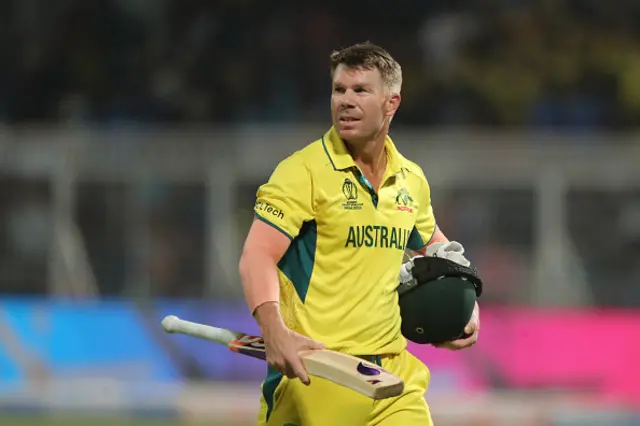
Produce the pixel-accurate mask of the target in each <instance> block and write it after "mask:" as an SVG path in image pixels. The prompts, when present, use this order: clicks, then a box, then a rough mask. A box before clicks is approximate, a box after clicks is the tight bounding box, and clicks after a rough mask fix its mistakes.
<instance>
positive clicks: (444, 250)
mask: <svg viewBox="0 0 640 426" xmlns="http://www.w3.org/2000/svg"><path fill="white" fill-rule="evenodd" d="M463 255H464V247H463V246H462V244H460V243H459V242H457V241H449V242H446V243H445V242H441V243H433V244H431V245H429V246H427V256H432V257H440V258H443V259H448V260H450V261H452V262H455V263H457V264H459V265H462V266H467V267H468V266H470V265H471V262H469V260H468V259H467V258H466V257H464V256H463ZM417 257H422V255H421V254H420V255H417V256H414V257H412V258H411V259H409V261H407V262H405V263H403V264H402V266H401V267H400V275H399V277H398V280H399V281H400V282H401V283H402V284H405V283H408V282H409V281H411V280H412V279H413V274H412V273H411V270H412V268H413V260H414V259H415V258H417Z"/></svg>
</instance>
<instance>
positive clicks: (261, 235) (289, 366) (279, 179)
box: [239, 157, 324, 384]
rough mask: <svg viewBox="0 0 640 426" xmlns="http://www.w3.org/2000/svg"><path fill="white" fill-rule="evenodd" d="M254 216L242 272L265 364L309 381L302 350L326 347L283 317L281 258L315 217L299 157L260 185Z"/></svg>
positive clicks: (308, 182)
mask: <svg viewBox="0 0 640 426" xmlns="http://www.w3.org/2000/svg"><path fill="white" fill-rule="evenodd" d="M254 214H255V219H254V221H253V223H252V224H251V229H250V230H249V234H248V235H247V238H246V241H245V244H244V247H243V249H242V255H241V257H240V263H239V272H240V278H241V281H242V287H243V291H244V294H245V298H246V301H247V305H248V307H249V309H250V311H251V314H252V315H253V317H254V318H255V319H256V322H257V323H258V325H259V326H260V330H261V333H262V337H263V338H264V342H265V346H266V349H267V363H269V365H270V366H272V367H273V368H275V369H277V370H279V371H281V372H282V373H284V374H286V375H287V377H289V378H294V377H298V378H300V380H301V381H302V382H303V383H305V384H308V383H309V378H308V375H307V373H306V371H305V368H304V365H303V363H302V360H301V359H300V355H299V353H300V351H302V350H308V349H321V348H323V347H324V346H323V345H322V344H321V343H318V342H316V341H314V340H312V339H310V338H308V337H306V336H302V335H300V334H298V333H295V332H293V331H292V330H289V328H288V327H287V326H286V325H285V323H284V321H283V319H282V316H281V315H280V303H279V302H280V282H279V280H278V262H279V261H280V259H281V258H282V257H283V256H284V254H285V253H286V251H287V249H288V248H289V245H290V244H291V240H293V239H294V238H295V237H296V236H297V235H298V233H299V231H300V229H301V227H302V225H303V223H304V222H305V221H309V220H311V219H313V217H314V214H315V211H314V205H313V193H312V181H311V175H310V172H309V170H308V169H307V168H306V167H305V165H304V164H303V163H302V161H301V160H300V158H299V157H289V158H287V159H285V160H284V161H282V162H281V163H280V164H279V165H278V167H276V169H275V170H274V172H273V174H272V175H271V177H270V179H269V181H268V182H267V183H266V184H264V185H262V186H261V187H260V188H259V189H258V193H257V199H256V204H255V207H254Z"/></svg>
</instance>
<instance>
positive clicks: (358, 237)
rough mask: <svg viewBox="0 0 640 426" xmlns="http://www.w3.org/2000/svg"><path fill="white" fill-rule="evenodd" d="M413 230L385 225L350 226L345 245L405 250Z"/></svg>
mask: <svg viewBox="0 0 640 426" xmlns="http://www.w3.org/2000/svg"><path fill="white" fill-rule="evenodd" d="M410 236H411V230H409V229H404V228H400V227H387V226H384V225H358V226H349V233H348V235H347V241H346V242H345V245H344V246H345V247H363V246H364V247H380V248H395V249H398V250H405V249H406V247H407V242H408V241H409V237H410Z"/></svg>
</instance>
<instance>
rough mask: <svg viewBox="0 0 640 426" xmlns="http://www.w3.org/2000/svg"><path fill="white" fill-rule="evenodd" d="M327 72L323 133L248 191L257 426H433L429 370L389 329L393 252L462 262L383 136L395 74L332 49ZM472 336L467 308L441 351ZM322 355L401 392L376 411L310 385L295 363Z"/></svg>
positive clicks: (365, 48)
mask: <svg viewBox="0 0 640 426" xmlns="http://www.w3.org/2000/svg"><path fill="white" fill-rule="evenodd" d="M331 66H332V68H331V69H332V73H331V75H332V79H333V84H332V95H331V113H332V119H333V126H332V127H331V128H330V129H329V130H328V131H327V132H326V133H325V134H324V135H323V136H322V137H321V138H320V139H318V140H317V141H315V142H313V143H311V144H309V145H307V146H306V147H304V148H303V149H302V150H300V151H298V152H296V153H294V154H293V155H291V156H290V157H288V158H286V159H284V160H283V161H281V162H280V163H279V164H278V166H277V167H276V169H275V171H274V172H273V174H272V176H271V177H270V179H269V181H268V182H267V183H266V184H264V185H262V186H261V187H260V189H259V190H258V194H257V200H256V204H255V220H254V222H253V224H252V226H251V229H250V230H249V234H248V236H247V239H246V242H245V245H244V248H243V252H242V257H241V260H240V265H239V269H240V275H241V278H242V283H243V289H244V292H245V296H246V300H247V303H248V305H249V308H250V310H251V312H252V314H253V316H254V318H255V319H256V321H257V322H258V324H259V326H260V329H261V332H262V334H263V336H264V339H265V344H266V348H267V362H268V363H269V373H268V375H267V378H266V379H265V381H264V383H263V385H262V394H263V396H262V399H261V409H260V414H259V422H258V424H260V425H275V426H284V425H297V426H343V425H344V426H356V425H374V424H375V425H384V426H389V425H398V426H412V425H431V424H433V423H432V420H431V415H430V412H429V408H428V406H427V404H426V402H425V398H424V397H425V393H426V390H427V386H428V384H429V377H430V374H429V371H428V369H427V367H426V366H425V365H424V364H423V363H422V362H420V361H419V360H418V359H417V358H415V357H414V356H412V355H411V354H410V353H409V352H408V351H407V350H406V344H407V342H406V340H405V338H404V337H403V336H402V334H401V331H400V324H401V318H400V311H399V306H398V294H397V292H396V288H397V286H398V279H399V273H400V269H401V266H402V262H403V255H404V254H405V251H406V250H411V251H412V252H413V254H414V255H420V254H427V255H436V256H442V257H448V258H450V260H454V261H458V262H459V263H466V264H468V261H467V260H466V259H465V258H464V256H462V253H463V252H464V251H463V250H460V249H459V248H461V246H460V245H459V244H458V243H456V242H450V243H449V242H448V240H447V238H446V237H445V236H444V235H443V234H442V232H440V231H439V230H438V228H437V226H436V222H435V218H434V213H433V210H432V207H431V197H430V190H429V185H428V183H427V180H426V178H425V176H424V174H423V172H422V170H421V168H420V167H419V166H417V165H416V164H414V163H412V162H411V161H409V160H407V159H406V158H404V157H403V156H402V155H401V154H400V153H399V152H398V150H397V149H396V147H395V145H394V143H393V142H392V140H391V139H390V138H389V136H388V131H389V125H390V123H391V119H392V118H393V116H394V114H395V112H396V111H397V109H398V107H399V105H400V88H401V85H402V74H401V69H400V65H399V64H398V63H397V62H396V61H395V60H394V59H393V58H392V57H391V56H390V55H389V54H388V53H387V52H386V51H385V50H383V49H382V48H380V47H378V46H375V45H373V44H370V43H364V44H358V45H354V46H351V47H348V48H345V49H343V50H341V51H339V52H334V53H333V54H332V55H331ZM458 246H459V247H458ZM449 249H451V250H449ZM478 329H479V318H478V307H477V305H476V309H475V311H474V315H473V316H472V319H471V321H470V323H469V325H468V326H467V329H466V330H465V331H466V332H467V333H469V334H471V336H470V337H468V338H465V339H460V340H456V341H453V342H448V343H446V344H445V345H444V346H445V347H447V348H449V349H463V348H466V347H469V346H471V345H473V344H474V343H475V341H476V340H477V330H478ZM325 347H326V348H327V349H332V350H336V351H341V352H344V353H348V354H352V355H357V356H361V357H363V358H366V359H368V360H372V361H374V362H376V363H378V364H379V365H381V366H382V367H383V368H385V369H387V370H389V371H391V372H392V373H394V374H397V375H399V376H401V377H402V378H403V379H404V380H405V390H404V393H403V395H401V396H399V397H396V398H391V399H386V400H381V401H375V402H374V401H373V400H371V399H368V398H366V397H364V396H362V395H360V394H358V393H356V392H354V391H351V390H349V389H347V388H344V387H341V386H339V385H336V384H334V383H331V382H329V381H326V380H324V379H321V378H315V377H314V378H313V380H310V379H309V377H308V375H307V373H306V371H305V369H304V366H303V364H302V362H301V360H300V357H299V355H298V353H299V351H301V350H304V349H320V348H325Z"/></svg>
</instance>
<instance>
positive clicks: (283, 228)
mask: <svg viewBox="0 0 640 426" xmlns="http://www.w3.org/2000/svg"><path fill="white" fill-rule="evenodd" d="M254 214H255V216H256V217H257V218H258V219H260V220H262V221H263V222H265V223H267V224H269V225H271V226H273V227H274V228H276V229H277V230H279V231H280V232H282V233H284V234H285V235H286V236H287V237H289V238H290V239H292V240H293V239H294V238H295V237H296V236H297V235H298V233H299V231H300V228H301V227H302V225H303V224H304V223H305V222H308V221H311V220H313V218H314V217H315V211H314V203H313V186H312V180H311V173H310V171H309V169H308V168H307V167H306V165H305V164H304V163H303V162H302V161H301V159H300V158H299V157H298V156H297V155H295V154H294V155H293V156H291V157H288V158H286V159H285V160H283V161H281V162H280V163H279V164H278V166H277V167H276V169H275V170H274V171H273V173H272V174H271V176H270V178H269V180H268V182H267V183H265V184H263V185H261V186H260V188H258V191H257V194H256V203H255V206H254Z"/></svg>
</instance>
